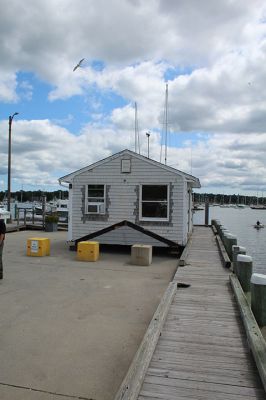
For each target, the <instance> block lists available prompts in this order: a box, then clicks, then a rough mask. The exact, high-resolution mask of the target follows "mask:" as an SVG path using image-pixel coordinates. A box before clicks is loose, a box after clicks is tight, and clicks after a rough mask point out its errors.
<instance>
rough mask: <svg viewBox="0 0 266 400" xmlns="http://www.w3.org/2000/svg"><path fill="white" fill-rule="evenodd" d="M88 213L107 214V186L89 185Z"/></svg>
mask: <svg viewBox="0 0 266 400" xmlns="http://www.w3.org/2000/svg"><path fill="white" fill-rule="evenodd" d="M86 197H87V201H86V213H87V214H105V186H104V185H88V186H87V196H86Z"/></svg>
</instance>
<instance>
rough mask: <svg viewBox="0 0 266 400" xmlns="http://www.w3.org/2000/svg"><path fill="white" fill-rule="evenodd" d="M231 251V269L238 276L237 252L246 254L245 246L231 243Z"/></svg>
mask: <svg viewBox="0 0 266 400" xmlns="http://www.w3.org/2000/svg"><path fill="white" fill-rule="evenodd" d="M232 252H233V271H234V273H235V274H236V276H238V270H237V255H238V254H246V248H245V247H243V246H238V245H235V244H234V245H233V246H232Z"/></svg>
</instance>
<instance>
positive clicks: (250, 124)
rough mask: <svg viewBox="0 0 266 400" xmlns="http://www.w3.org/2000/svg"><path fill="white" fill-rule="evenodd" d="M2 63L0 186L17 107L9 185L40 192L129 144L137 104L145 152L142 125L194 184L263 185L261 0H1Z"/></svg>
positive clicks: (156, 151) (158, 150) (155, 153)
mask: <svg viewBox="0 0 266 400" xmlns="http://www.w3.org/2000/svg"><path fill="white" fill-rule="evenodd" d="M83 58H84V61H83V62H82V64H81V66H80V67H79V68H77V69H76V70H75V71H73V68H74V67H75V66H76V65H77V63H78V62H79V60H81V59H83ZM0 60H1V61H0V191H2V190H7V172H8V168H7V166H8V118H9V116H13V114H14V113H15V112H18V113H19V114H18V115H15V116H14V118H13V119H12V134H11V138H12V146H11V152H12V158H11V160H12V170H11V171H12V174H11V177H12V186H11V188H12V190H22V189H23V190H36V189H37V190H38V189H40V190H49V191H50V190H56V189H58V188H60V187H59V185H58V178H60V177H61V176H64V175H66V174H68V173H71V172H73V171H75V170H77V169H80V168H83V167H85V166H87V165H90V164H91V163H93V162H95V161H98V160H101V159H103V158H105V157H108V156H110V155H112V154H114V153H116V152H118V151H121V150H123V149H125V148H127V149H130V150H133V151H134V150H135V122H136V119H135V115H136V113H135V104H137V126H138V132H139V141H140V146H139V148H140V153H141V154H143V155H144V156H147V152H148V141H147V136H146V133H147V132H148V133H150V137H149V153H150V158H152V159H155V160H157V161H160V160H161V161H162V162H163V163H164V162H165V153H166V152H165V142H166V141H167V160H166V162H167V165H169V166H172V167H174V168H177V169H179V170H181V171H184V172H186V173H189V174H192V175H194V176H196V177H197V178H199V179H200V182H201V185H202V188H201V189H200V191H201V192H213V193H224V194H232V193H238V194H246V195H252V196H253V195H256V194H259V195H261V194H263V192H264V191H265V190H266V157H265V151H266V90H264V86H265V82H266V67H265V66H266V3H265V1H264V0H263V1H262V0H252V1H250V0H215V1H213V0H201V1H198V0H90V1H89V0H75V1H73V0H27V1H21V0H0ZM166 84H167V85H168V108H167V114H168V118H167V136H166V133H165V132H166V124H165V117H164V116H165V103H166V100H165V99H166ZM61 188H62V187H61Z"/></svg>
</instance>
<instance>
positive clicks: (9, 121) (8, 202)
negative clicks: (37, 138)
mask: <svg viewBox="0 0 266 400" xmlns="http://www.w3.org/2000/svg"><path fill="white" fill-rule="evenodd" d="M11 125H12V117H11V116H9V119H8V127H9V129H8V170H7V174H8V176H7V211H9V212H10V200H11ZM10 217H11V214H10Z"/></svg>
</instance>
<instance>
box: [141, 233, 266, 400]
mask: <svg viewBox="0 0 266 400" xmlns="http://www.w3.org/2000/svg"><path fill="white" fill-rule="evenodd" d="M174 280H175V282H176V283H178V282H179V283H180V282H182V283H186V284H188V285H190V286H189V287H187V288H178V289H177V292H176V294H175V295H174V298H173V301H172V304H171V306H170V308H169V312H168V315H167V317H166V320H165V323H164V327H163V329H162V333H161V336H160V338H159V340H158V342H157V345H156V348H155V351H154V353H153V356H152V358H151V362H150V364H149V367H148V369H147V371H146V374H145V377H144V381H143V384H142V386H141V390H140V392H139V394H138V399H139V400H144V399H146V400H148V399H168V400H188V399H192V400H196V399H197V400H199V399H200V400H208V399H210V400H242V399H243V400H244V399H249V400H254V399H261V400H262V399H265V398H266V395H265V391H264V389H263V386H262V384H261V381H260V378H259V374H258V371H257V368H256V365H255V362H254V360H253V358H252V355H251V353H250V351H249V348H248V345H247V340H246V335H245V332H244V327H243V325H242V321H241V318H240V313H239V310H238V307H237V305H236V301H235V299H234V297H233V294H232V289H231V287H230V283H229V271H228V269H224V268H223V267H222V264H221V260H220V257H219V253H218V249H217V245H216V243H215V239H214V235H213V232H212V230H211V229H210V228H208V227H199V226H197V227H195V228H194V232H193V235H192V238H191V242H190V246H189V249H188V258H187V265H186V266H185V267H180V268H179V269H178V270H177V273H176V275H175V278H174Z"/></svg>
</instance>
